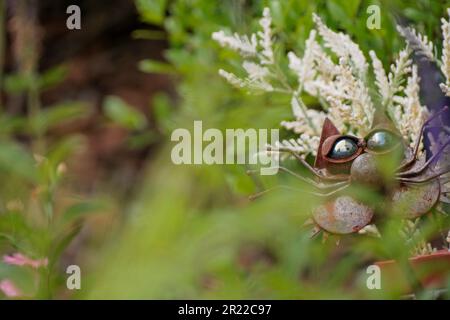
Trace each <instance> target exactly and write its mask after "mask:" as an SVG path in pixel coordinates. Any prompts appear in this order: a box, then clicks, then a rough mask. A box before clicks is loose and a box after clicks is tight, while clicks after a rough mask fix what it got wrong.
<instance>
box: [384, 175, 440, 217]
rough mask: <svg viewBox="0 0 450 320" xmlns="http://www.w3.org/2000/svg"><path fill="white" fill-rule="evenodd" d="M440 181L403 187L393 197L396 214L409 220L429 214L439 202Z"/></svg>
mask: <svg viewBox="0 0 450 320" xmlns="http://www.w3.org/2000/svg"><path fill="white" fill-rule="evenodd" d="M440 189H441V186H440V182H439V179H434V180H432V181H430V182H429V183H426V184H422V185H401V186H400V187H399V188H398V189H396V190H395V192H394V194H393V195H392V202H393V206H394V208H393V209H394V210H393V211H394V212H396V213H400V212H401V214H402V216H404V217H405V218H407V219H414V218H417V217H420V216H422V215H424V214H426V213H428V212H429V211H430V210H431V209H432V208H433V207H434V205H435V204H436V203H437V201H438V200H439V196H440Z"/></svg>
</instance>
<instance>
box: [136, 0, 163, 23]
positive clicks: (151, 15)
mask: <svg viewBox="0 0 450 320" xmlns="http://www.w3.org/2000/svg"><path fill="white" fill-rule="evenodd" d="M136 7H137V10H138V11H139V13H140V15H141V18H142V20H143V21H144V22H148V23H151V24H158V25H160V24H162V22H163V21H164V16H165V11H166V7H167V0H136Z"/></svg>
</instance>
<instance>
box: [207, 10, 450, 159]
mask: <svg viewBox="0 0 450 320" xmlns="http://www.w3.org/2000/svg"><path fill="white" fill-rule="evenodd" d="M313 20H314V23H315V29H313V30H311V32H310V34H309V37H308V39H307V40H306V42H305V49H304V52H303V56H301V57H300V56H298V55H297V54H295V53H294V52H288V54H287V59H288V62H289V70H290V71H291V72H292V73H294V74H295V76H296V81H297V83H296V85H295V86H291V84H290V83H289V81H288V79H289V77H287V76H286V75H285V74H284V73H283V72H282V71H281V70H282V68H280V67H279V65H278V64H277V63H278V62H276V61H275V59H274V53H273V43H272V39H273V36H274V34H273V30H272V29H271V24H272V18H271V15H270V10H269V9H268V8H265V9H264V11H263V16H262V18H261V19H260V21H259V25H260V27H261V30H260V31H258V32H257V33H253V34H252V35H251V36H242V35H238V34H234V35H231V36H229V35H226V34H225V33H224V32H223V31H219V32H215V33H213V35H212V37H213V39H214V40H216V41H217V42H218V43H219V44H220V45H221V46H223V47H228V48H230V49H232V50H234V51H236V52H238V53H240V54H241V56H242V57H243V58H244V61H243V64H242V66H243V69H244V70H245V72H246V76H245V77H244V78H240V77H238V76H236V75H235V74H233V73H229V72H227V71H224V70H219V74H220V75H221V76H223V77H224V78H225V79H226V80H227V81H228V82H230V83H231V84H232V85H234V86H236V87H239V88H245V89H248V90H249V91H256V92H257V91H266V92H280V93H285V94H289V95H290V96H291V107H292V112H293V115H294V120H293V121H283V122H282V123H281V125H282V126H283V127H284V128H286V129H288V130H291V131H293V132H294V133H296V134H298V136H299V137H298V138H297V139H290V140H286V141H281V142H280V143H279V145H280V146H283V147H284V148H288V149H291V150H293V151H295V152H297V153H298V154H300V155H303V156H305V155H307V154H313V155H315V154H316V152H317V147H318V143H319V138H320V131H321V128H322V125H323V121H324V119H325V118H326V117H328V118H330V120H331V121H332V122H333V123H334V124H335V125H336V126H337V128H338V129H339V130H340V131H341V132H342V133H343V134H349V133H351V134H356V135H358V136H364V135H365V134H367V133H368V132H369V130H370V129H371V127H372V123H373V118H374V114H375V109H376V108H375V105H374V102H373V101H375V100H373V99H372V97H371V96H370V93H369V90H368V86H367V85H366V81H367V78H368V77H367V75H368V70H369V64H368V62H367V60H366V58H365V56H364V54H363V52H362V51H361V49H360V48H359V46H358V45H357V44H356V43H354V42H353V41H352V40H351V38H350V37H349V36H348V35H347V34H344V33H342V32H335V31H333V30H331V29H330V28H328V27H327V26H326V25H325V24H324V23H323V21H322V20H321V19H320V17H319V16H317V15H315V14H314V15H313ZM442 30H443V33H444V52H443V56H442V62H441V63H440V64H441V66H442V70H443V72H444V74H445V75H446V78H447V83H446V84H442V86H443V89H444V91H445V90H447V94H449V95H450V84H449V79H450V24H449V22H448V21H446V20H443V22H442ZM400 32H402V34H404V35H406V34H408V35H409V37H410V38H411V37H412V38H414V39H415V40H416V41H415V43H417V46H420V52H422V54H423V55H425V56H427V57H428V58H431V57H433V44H432V43H431V42H430V41H429V40H428V39H427V38H426V37H424V36H422V35H420V34H419V33H417V32H416V31H415V30H413V29H410V28H407V29H401V30H400ZM319 36H320V39H318V38H319ZM319 41H320V42H319ZM413 48H416V47H413ZM330 54H333V55H334V57H333V56H331V55H330ZM370 57H371V60H372V67H373V71H374V75H375V80H376V81H375V83H376V86H377V89H378V94H379V96H380V100H381V104H382V105H381V107H382V108H385V110H387V112H388V114H389V115H390V117H391V118H392V120H393V121H394V123H395V124H396V125H397V128H398V130H399V131H400V132H401V133H402V134H403V136H404V137H405V139H406V140H407V141H408V142H410V143H411V145H412V143H413V142H414V141H416V138H417V136H418V134H419V130H420V127H421V125H422V123H423V121H424V117H425V115H426V113H427V109H426V107H425V106H422V105H421V103H420V99H419V77H418V75H417V69H416V67H413V64H412V60H411V59H410V50H409V48H408V47H407V48H405V49H404V50H402V51H401V52H400V53H399V56H398V58H397V60H396V61H395V63H394V64H393V65H392V66H391V67H390V70H389V74H386V71H385V70H384V68H383V65H382V63H381V61H380V60H379V59H378V58H377V56H376V54H375V52H373V51H371V52H370ZM335 58H337V59H335ZM335 61H338V63H335ZM304 93H306V94H308V95H311V96H313V97H315V98H317V99H318V101H319V102H320V103H321V105H322V107H323V111H318V110H313V109H308V108H307V106H306V105H305V104H304V102H303V100H302V98H301V97H302V95H303V94H304Z"/></svg>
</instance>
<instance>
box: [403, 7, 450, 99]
mask: <svg viewBox="0 0 450 320" xmlns="http://www.w3.org/2000/svg"><path fill="white" fill-rule="evenodd" d="M447 13H448V15H449V16H450V9H447ZM441 22H442V24H441V29H442V38H443V45H442V57H441V59H438V58H437V57H436V55H435V53H434V52H435V49H434V46H433V43H432V42H431V41H429V40H428V38H427V36H424V35H422V34H420V33H419V32H417V31H416V30H415V29H413V28H411V27H407V28H404V27H401V26H398V27H397V29H398V31H399V32H400V34H401V35H402V36H403V37H405V38H406V39H407V40H408V42H409V43H410V45H411V47H412V48H413V49H414V50H416V52H417V53H418V54H419V55H421V56H422V57H424V58H426V59H428V60H431V61H435V62H436V63H437V64H438V65H440V67H441V71H442V73H443V75H444V76H445V79H446V81H445V83H441V85H440V87H441V89H442V91H443V92H444V93H445V94H446V95H447V96H449V97H450V19H449V20H445V19H444V18H442V19H441Z"/></svg>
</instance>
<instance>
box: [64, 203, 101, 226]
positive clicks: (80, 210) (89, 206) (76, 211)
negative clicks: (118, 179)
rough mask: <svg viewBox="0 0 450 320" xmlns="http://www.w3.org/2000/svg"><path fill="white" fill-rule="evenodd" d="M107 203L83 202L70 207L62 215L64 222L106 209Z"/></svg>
mask: <svg viewBox="0 0 450 320" xmlns="http://www.w3.org/2000/svg"><path fill="white" fill-rule="evenodd" d="M105 207H106V205H105V204H104V203H103V202H98V201H97V202H81V203H77V204H74V205H73V206H71V207H69V208H68V209H67V210H66V211H65V212H64V214H63V216H62V222H64V223H68V222H71V221H74V220H77V219H79V218H82V217H84V216H86V215H88V214H92V213H97V212H99V211H101V210H104V209H105Z"/></svg>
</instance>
